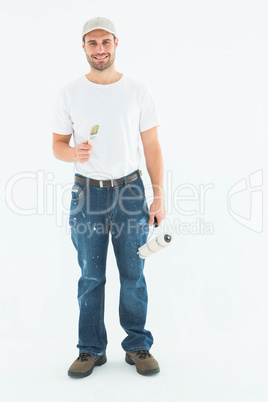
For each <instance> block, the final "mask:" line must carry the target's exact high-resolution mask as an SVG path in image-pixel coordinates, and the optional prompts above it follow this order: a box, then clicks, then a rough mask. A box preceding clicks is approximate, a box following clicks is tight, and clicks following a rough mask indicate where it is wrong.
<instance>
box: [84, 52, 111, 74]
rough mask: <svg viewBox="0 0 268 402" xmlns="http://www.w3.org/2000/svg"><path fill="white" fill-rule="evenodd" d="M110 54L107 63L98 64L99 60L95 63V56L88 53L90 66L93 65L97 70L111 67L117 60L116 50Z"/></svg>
mask: <svg viewBox="0 0 268 402" xmlns="http://www.w3.org/2000/svg"><path fill="white" fill-rule="evenodd" d="M108 56H109V58H108V62H106V63H102V62H100V63H99V64H98V62H97V63H95V61H94V59H93V57H90V56H89V55H88V54H87V53H86V57H87V61H88V62H89V64H90V66H91V67H92V68H94V69H95V70H98V71H103V70H106V69H107V68H109V67H111V65H112V64H113V63H114V60H115V52H114V53H113V54H110V53H109V54H108Z"/></svg>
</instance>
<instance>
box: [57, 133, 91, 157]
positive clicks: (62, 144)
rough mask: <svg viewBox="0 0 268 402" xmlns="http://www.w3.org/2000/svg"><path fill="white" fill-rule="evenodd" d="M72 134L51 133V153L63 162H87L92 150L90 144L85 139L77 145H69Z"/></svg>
mask: <svg viewBox="0 0 268 402" xmlns="http://www.w3.org/2000/svg"><path fill="white" fill-rule="evenodd" d="M71 136H72V134H68V135H62V134H56V133H53V144H52V149H53V154H54V156H55V157H56V158H57V159H60V160H62V161H64V162H76V161H79V162H81V163H83V162H87V161H88V160H89V158H90V154H91V152H92V145H89V144H88V143H87V141H84V142H81V144H78V145H77V147H71V146H70V145H69V143H70V140H71Z"/></svg>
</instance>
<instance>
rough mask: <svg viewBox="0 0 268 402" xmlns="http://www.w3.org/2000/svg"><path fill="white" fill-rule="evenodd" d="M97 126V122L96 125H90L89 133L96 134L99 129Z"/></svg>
mask: <svg viewBox="0 0 268 402" xmlns="http://www.w3.org/2000/svg"><path fill="white" fill-rule="evenodd" d="M99 127H100V126H99V125H98V124H97V125H96V126H92V127H91V131H90V135H93V134H97V132H98V130H99Z"/></svg>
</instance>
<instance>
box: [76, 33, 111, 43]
mask: <svg viewBox="0 0 268 402" xmlns="http://www.w3.org/2000/svg"><path fill="white" fill-rule="evenodd" d="M112 35H113V37H114V43H115V40H116V36H115V35H114V34H112ZM85 36H86V34H85V35H84V36H83V42H84V43H85Z"/></svg>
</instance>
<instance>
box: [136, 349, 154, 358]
mask: <svg viewBox="0 0 268 402" xmlns="http://www.w3.org/2000/svg"><path fill="white" fill-rule="evenodd" d="M136 355H137V356H138V357H139V359H146V358H147V357H151V356H152V355H151V354H150V353H149V352H148V350H139V351H138V352H137V353H136Z"/></svg>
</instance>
